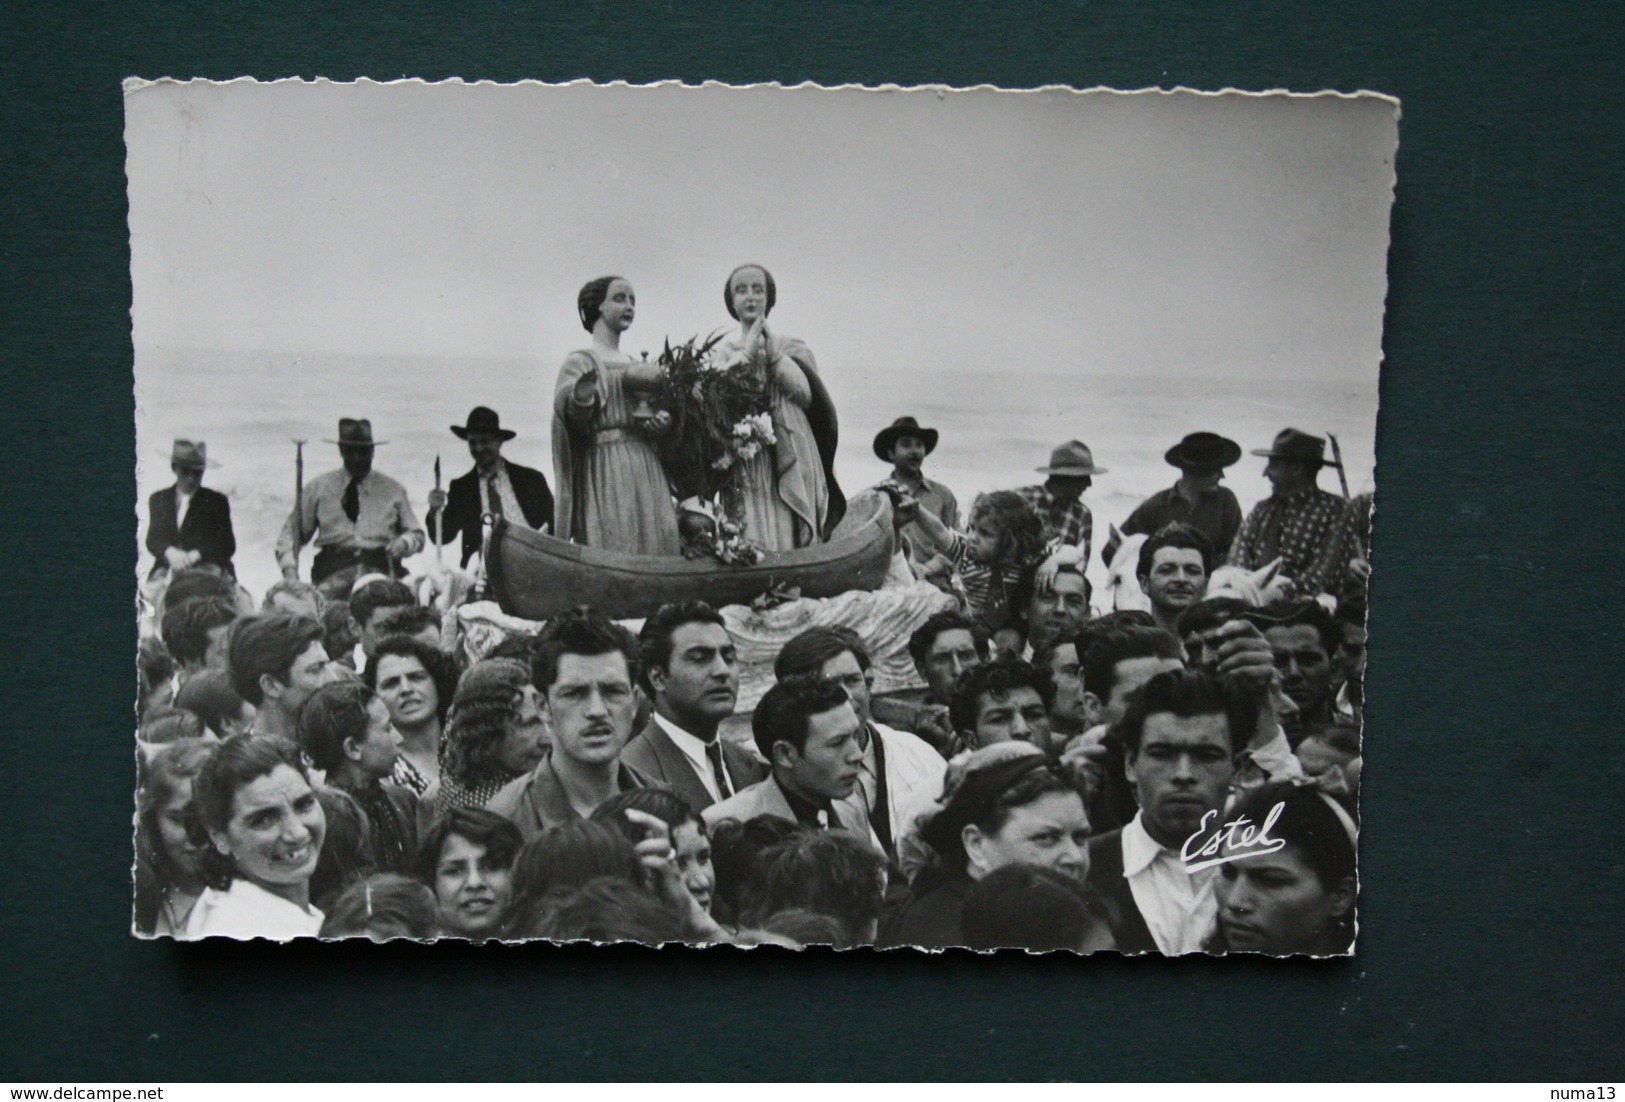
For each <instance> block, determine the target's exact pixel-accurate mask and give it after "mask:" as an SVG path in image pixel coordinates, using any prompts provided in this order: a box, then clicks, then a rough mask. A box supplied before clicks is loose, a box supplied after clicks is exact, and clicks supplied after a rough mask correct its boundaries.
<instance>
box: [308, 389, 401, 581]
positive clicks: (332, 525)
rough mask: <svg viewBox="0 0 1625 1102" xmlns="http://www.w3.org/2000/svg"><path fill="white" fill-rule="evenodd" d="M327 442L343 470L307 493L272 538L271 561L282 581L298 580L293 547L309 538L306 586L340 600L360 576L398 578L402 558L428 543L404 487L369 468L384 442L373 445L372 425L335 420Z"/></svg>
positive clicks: (316, 482) (324, 477)
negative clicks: (312, 548) (312, 543)
mask: <svg viewBox="0 0 1625 1102" xmlns="http://www.w3.org/2000/svg"><path fill="white" fill-rule="evenodd" d="M328 442H329V443H332V444H337V445H338V446H339V455H340V456H341V457H342V458H343V460H344V466H342V467H340V468H339V469H338V470H336V471H328V472H327V473H326V474H324V475H321V476H320V477H318V478H315V479H313V480H312V481H311V482H310V483H309V484H308V485H306V486H305V487H304V491H303V493H302V495H301V498H300V502H299V507H298V508H297V509H295V510H294V512H293V513H291V514H289V516H288V520H287V523H285V524H284V525H283V526H282V534H281V536H279V537H278V539H277V543H276V560H277V565H278V566H280V567H281V568H282V576H283V577H284V578H289V579H293V578H297V577H298V559H297V551H298V548H300V547H303V546H304V545H305V543H306V542H308V541H309V540H310V539H311V537H313V536H314V537H315V539H316V558H315V559H314V560H313V561H312V562H311V564H310V580H311V583H312V584H313V585H315V586H316V587H317V588H318V589H319V590H320V591H321V592H322V593H323V595H325V596H327V597H331V598H338V599H343V598H346V597H348V596H349V595H350V586H351V585H352V584H353V583H354V582H355V580H356V579H357V578H358V577H360V576H361V575H362V574H366V573H379V574H384V575H386V576H387V577H392V578H399V577H402V576H403V575H404V573H405V571H404V570H403V569H402V568H401V560H402V559H405V558H407V557H409V556H411V555H416V554H417V553H418V552H419V551H422V550H423V546H424V543H425V540H424V536H423V526H422V525H420V524H419V523H418V520H417V516H416V515H415V514H414V513H413V512H412V505H411V502H409V501H408V500H407V497H406V488H405V487H404V486H402V485H401V484H400V483H399V482H396V481H395V480H394V479H393V478H390V477H389V476H388V475H385V474H380V473H379V472H377V471H375V470H373V469H372V457H373V451H374V449H376V448H378V447H380V446H382V445H383V444H386V443H388V441H386V440H374V439H373V436H372V422H371V421H368V420H366V419H365V418H351V417H344V418H340V419H339V434H338V438H337V439H336V440H330V441H328Z"/></svg>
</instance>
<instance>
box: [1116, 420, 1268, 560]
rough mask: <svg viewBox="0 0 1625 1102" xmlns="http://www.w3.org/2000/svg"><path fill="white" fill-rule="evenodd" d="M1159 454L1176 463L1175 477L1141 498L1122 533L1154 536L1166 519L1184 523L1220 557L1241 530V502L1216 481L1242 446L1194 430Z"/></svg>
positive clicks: (1169, 463) (1239, 455)
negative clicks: (1176, 478) (1157, 489)
mask: <svg viewBox="0 0 1625 1102" xmlns="http://www.w3.org/2000/svg"><path fill="white" fill-rule="evenodd" d="M1163 458H1164V459H1166V460H1167V461H1168V465H1169V466H1171V467H1178V468H1179V481H1178V482H1175V483H1174V484H1173V486H1171V487H1170V488H1169V489H1166V490H1161V491H1159V492H1157V493H1154V494H1152V495H1151V496H1150V497H1148V498H1146V499H1145V500H1144V501H1142V502H1141V503H1140V505H1139V507H1138V508H1137V509H1135V510H1134V512H1132V513H1130V514H1129V518H1128V519H1127V520H1125V521H1124V522H1123V527H1122V528H1121V531H1122V533H1123V535H1125V536H1152V535H1155V534H1156V533H1158V532H1160V531H1162V530H1163V529H1164V528H1165V527H1167V526H1168V525H1170V524H1174V523H1176V522H1177V523H1179V524H1188V525H1190V526H1191V527H1192V528H1194V529H1196V530H1197V531H1198V532H1200V533H1202V535H1204V536H1206V537H1207V539H1208V542H1209V543H1211V544H1212V545H1213V549H1214V551H1215V552H1217V554H1218V555H1219V556H1220V557H1221V558H1222V557H1223V556H1224V555H1225V554H1227V553H1228V552H1229V550H1230V545H1231V544H1232V543H1234V542H1235V541H1236V533H1237V532H1239V531H1241V504H1240V503H1239V502H1238V501H1236V495H1235V494H1233V493H1231V492H1230V491H1229V490H1228V489H1227V488H1225V487H1223V486H1220V485H1219V480H1220V479H1221V478H1223V477H1224V469H1225V468H1226V467H1228V466H1230V465H1231V464H1233V463H1235V462H1236V460H1238V459H1240V458H1241V445H1240V444H1238V443H1236V442H1235V441H1234V440H1229V439H1226V438H1225V437H1223V436H1220V435H1219V434H1218V433H1216V432H1193V433H1191V434H1190V435H1189V436H1187V437H1185V439H1183V440H1181V441H1180V442H1179V443H1177V444H1175V445H1174V446H1173V447H1171V448H1169V449H1168V451H1167V453H1166V454H1165V455H1164V456H1163Z"/></svg>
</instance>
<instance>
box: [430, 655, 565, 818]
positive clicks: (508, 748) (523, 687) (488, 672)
mask: <svg viewBox="0 0 1625 1102" xmlns="http://www.w3.org/2000/svg"><path fill="white" fill-rule="evenodd" d="M530 678H531V674H530V669H529V667H527V666H526V665H525V664H524V663H523V662H516V661H514V660H513V659H511V658H487V659H485V660H484V661H480V662H476V663H474V664H473V665H472V666H470V667H469V668H468V672H467V673H465V674H463V678H462V680H461V681H459V682H458V683H457V695H456V696H455V697H453V698H452V704H451V716H450V722H448V723H447V725H446V756H445V762H444V765H443V768H442V770H441V774H440V786H439V788H438V789H437V790H432V792H431V794H432V795H433V797H434V799H433V808H434V815H436V816H440V815H444V814H445V813H446V812H448V811H450V810H451V809H452V808H454V807H484V806H485V804H486V802H487V801H488V800H490V798H491V797H492V796H495V795H496V794H497V793H498V792H499V791H501V789H502V787H503V786H504V785H506V784H507V783H508V782H509V781H511V780H514V779H515V778H517V777H522V776H524V775H525V774H526V773H528V772H530V771H531V770H532V769H534V768H536V766H537V764H538V763H540V762H541V760H542V758H543V757H545V756H546V755H547V746H548V729H547V723H546V722H545V721H544V720H543V719H542V715H541V711H540V707H539V704H538V699H539V698H538V696H537V693H536V687H535V686H534V685H532V684H531V679H530ZM428 802H429V800H428V795H426V796H425V803H428Z"/></svg>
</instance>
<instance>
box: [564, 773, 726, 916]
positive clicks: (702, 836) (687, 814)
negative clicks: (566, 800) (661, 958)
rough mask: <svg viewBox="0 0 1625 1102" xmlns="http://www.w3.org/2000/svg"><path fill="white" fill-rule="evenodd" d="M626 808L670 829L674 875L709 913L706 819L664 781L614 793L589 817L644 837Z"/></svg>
mask: <svg viewBox="0 0 1625 1102" xmlns="http://www.w3.org/2000/svg"><path fill="white" fill-rule="evenodd" d="M628 808H631V809H633V810H635V811H642V812H644V813H645V814H648V815H653V816H654V817H655V818H657V819H659V820H660V821H661V822H663V823H665V824H666V826H667V827H668V828H669V829H670V830H671V846H672V851H673V853H672V859H673V860H674V861H676V862H677V875H678V877H680V878H681V879H682V881H683V886H684V887H685V888H687V889H688V893H689V894H690V895H692V896H693V897H694V901H695V902H696V903H698V904H699V905H700V906H701V907H704V908H705V910H706V911H707V913H709V912H710V910H711V901H712V899H713V897H714V896H715V894H716V886H717V878H716V873H715V872H714V871H713V869H712V867H711V838H710V835H709V833H708V832H707V831H706V829H705V820H704V819H702V818H700V815H699V813H698V812H697V811H695V810H694V809H693V807H691V806H690V805H689V802H688V801H687V800H685V799H683V797H682V796H681V795H679V794H678V793H677V791H676V790H675V789H672V788H667V787H665V786H664V785H651V786H650V787H648V788H629V789H627V790H626V791H624V792H620V793H617V794H616V795H614V796H611V797H610V798H609V799H607V800H605V801H604V802H603V803H601V804H599V805H598V806H597V808H595V809H594V810H593V813H592V817H593V818H594V819H595V820H598V821H599V822H608V823H613V824H614V825H615V826H616V827H618V828H620V830H621V833H623V834H625V835H626V836H627V838H628V839H629V840H630V841H632V842H634V843H636V842H639V841H642V840H643V836H644V831H643V828H641V827H639V826H638V825H637V824H636V823H635V822H633V821H632V820H631V819H630V818H628V817H627V816H626V815H625V814H624V812H625V811H626V810H627V809H628Z"/></svg>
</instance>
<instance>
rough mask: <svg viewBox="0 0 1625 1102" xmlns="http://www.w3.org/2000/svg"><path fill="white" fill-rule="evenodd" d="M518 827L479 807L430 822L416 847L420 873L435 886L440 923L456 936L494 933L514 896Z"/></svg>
mask: <svg viewBox="0 0 1625 1102" xmlns="http://www.w3.org/2000/svg"><path fill="white" fill-rule="evenodd" d="M523 843H524V839H523V838H522V837H521V836H520V834H519V828H518V827H516V826H514V825H513V823H511V822H509V821H508V820H507V819H504V818H503V817H502V816H500V815H498V814H496V813H495V812H492V811H486V810H485V809H483V808H474V807H458V808H453V809H452V810H451V811H449V812H447V813H446V815H445V816H444V817H442V818H441V819H440V820H439V821H438V822H436V823H435V824H434V825H433V826H432V827H430V828H429V831H428V833H427V834H425V835H424V838H423V842H422V844H421V845H420V846H419V848H418V859H417V876H418V879H419V880H421V881H423V883H425V884H427V885H428V886H429V887H430V888H432V889H433V890H434V897H435V902H436V903H437V904H438V906H439V908H440V928H441V929H442V930H443V931H444V932H445V933H447V934H450V935H452V936H454V937H466V938H473V939H474V940H481V939H484V938H489V937H495V936H496V935H497V933H498V932H499V931H500V930H501V928H502V924H503V923H504V922H505V921H506V920H507V917H508V903H509V901H510V900H511V899H512V897H513V863H514V858H515V857H516V856H518V853H519V848H520V846H521V845H523Z"/></svg>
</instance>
